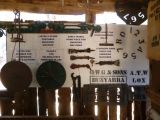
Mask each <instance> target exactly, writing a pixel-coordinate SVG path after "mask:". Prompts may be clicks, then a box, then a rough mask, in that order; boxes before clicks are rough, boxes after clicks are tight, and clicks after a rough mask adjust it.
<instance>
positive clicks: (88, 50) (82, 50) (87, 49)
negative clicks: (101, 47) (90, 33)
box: [68, 48, 95, 54]
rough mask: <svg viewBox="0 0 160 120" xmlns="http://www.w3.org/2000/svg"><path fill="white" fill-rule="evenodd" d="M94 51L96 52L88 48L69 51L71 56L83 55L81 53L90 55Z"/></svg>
mask: <svg viewBox="0 0 160 120" xmlns="http://www.w3.org/2000/svg"><path fill="white" fill-rule="evenodd" d="M92 51H95V50H92V49H91V48H86V49H68V53H69V54H72V53H81V52H86V53H90V52H92Z"/></svg>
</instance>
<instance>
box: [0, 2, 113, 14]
mask: <svg viewBox="0 0 160 120" xmlns="http://www.w3.org/2000/svg"><path fill="white" fill-rule="evenodd" d="M81 1H82V2H79V0H1V1H0V10H14V9H18V10H20V11H25V12H33V13H50V14H84V13H86V12H92V13H100V12H104V11H114V4H115V0H100V1H102V2H100V3H96V4H95V3H90V2H89V3H87V2H86V1H87V0H81ZM84 1H85V2H84ZM90 1H95V0H90Z"/></svg>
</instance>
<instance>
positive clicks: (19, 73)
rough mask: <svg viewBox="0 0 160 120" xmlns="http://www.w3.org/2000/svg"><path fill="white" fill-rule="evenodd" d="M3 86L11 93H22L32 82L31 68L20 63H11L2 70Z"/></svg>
mask: <svg viewBox="0 0 160 120" xmlns="http://www.w3.org/2000/svg"><path fill="white" fill-rule="evenodd" d="M0 76H1V81H2V84H3V85H4V86H5V87H6V88H7V90H8V91H11V92H20V91H23V90H25V89H27V88H28V86H29V85H30V83H31V81H32V72H31V70H30V68H29V67H28V66H27V65H26V64H25V63H22V62H20V61H10V62H8V63H6V64H5V65H4V66H3V67H2V69H1V74H0Z"/></svg>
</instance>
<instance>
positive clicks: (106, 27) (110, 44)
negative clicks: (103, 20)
mask: <svg viewBox="0 0 160 120" xmlns="http://www.w3.org/2000/svg"><path fill="white" fill-rule="evenodd" d="M107 34H108V26H107V24H105V35H106V36H105V37H106V42H105V43H100V44H99V46H113V45H114V44H113V43H108V41H107V40H108V37H107Z"/></svg>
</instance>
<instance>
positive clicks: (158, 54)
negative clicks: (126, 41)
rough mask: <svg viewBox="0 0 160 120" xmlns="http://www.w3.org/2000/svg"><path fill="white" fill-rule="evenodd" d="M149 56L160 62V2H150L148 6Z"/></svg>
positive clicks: (155, 0)
mask: <svg viewBox="0 0 160 120" xmlns="http://www.w3.org/2000/svg"><path fill="white" fill-rule="evenodd" d="M147 55H148V58H149V59H154V60H160V0H150V1H149V5H148V42H147Z"/></svg>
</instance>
